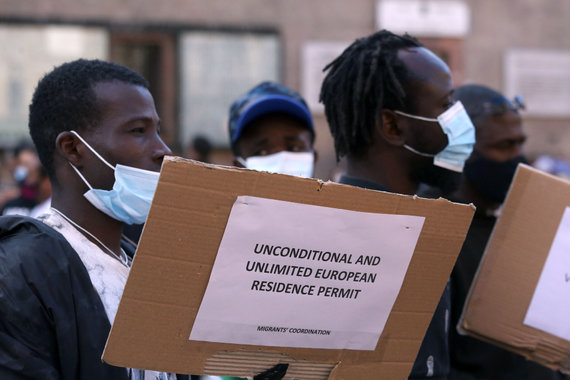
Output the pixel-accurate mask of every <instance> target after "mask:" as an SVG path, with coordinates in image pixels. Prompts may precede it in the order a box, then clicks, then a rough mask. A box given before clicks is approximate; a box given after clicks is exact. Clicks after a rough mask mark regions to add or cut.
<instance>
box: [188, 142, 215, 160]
mask: <svg viewBox="0 0 570 380" xmlns="http://www.w3.org/2000/svg"><path fill="white" fill-rule="evenodd" d="M210 153H212V143H210V140H208V138H207V137H206V136H202V135H198V136H195V137H194V138H193V139H192V141H190V143H189V144H188V146H187V147H186V151H185V152H184V157H186V158H190V159H192V160H196V161H200V162H205V163H210V162H211V160H210Z"/></svg>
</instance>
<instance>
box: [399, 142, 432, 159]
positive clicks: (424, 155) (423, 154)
mask: <svg viewBox="0 0 570 380" xmlns="http://www.w3.org/2000/svg"><path fill="white" fill-rule="evenodd" d="M404 148H405V149H407V150H409V151H410V152H412V153H415V154H417V155H420V156H423V157H435V154H430V153H424V152H420V151H419V150H416V149H414V148H412V147H411V146H409V145H408V144H404Z"/></svg>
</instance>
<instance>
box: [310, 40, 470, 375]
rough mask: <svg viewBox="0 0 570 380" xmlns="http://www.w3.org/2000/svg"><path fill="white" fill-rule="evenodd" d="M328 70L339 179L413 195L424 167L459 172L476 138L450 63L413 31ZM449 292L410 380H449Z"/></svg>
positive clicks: (361, 43)
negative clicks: (341, 161) (341, 170)
mask: <svg viewBox="0 0 570 380" xmlns="http://www.w3.org/2000/svg"><path fill="white" fill-rule="evenodd" d="M325 70H328V73H327V75H326V77H325V79H324V82H323V85H322V88H321V101H322V102H323V103H324V106H325V114H326V117H327V121H328V123H329V127H330V130H331V132H332V135H333V138H334V142H335V150H336V154H337V158H340V157H344V156H345V157H346V174H345V175H343V176H342V177H341V178H340V182H341V183H345V184H348V185H354V186H359V187H364V188H368V189H374V190H382V191H390V192H396V193H401V194H415V193H416V192H417V190H418V187H419V185H420V183H421V182H422V181H424V179H423V178H422V176H421V174H422V173H423V169H424V168H426V167H431V166H433V165H438V166H440V167H443V168H446V170H447V169H451V170H456V171H461V170H462V168H463V164H464V161H465V159H467V157H468V156H469V154H470V153H471V150H472V146H473V143H474V142H475V133H474V128H473V125H472V123H471V121H470V120H469V117H468V116H467V114H466V113H465V110H464V109H463V106H462V105H461V103H455V104H454V102H453V99H452V97H451V95H452V92H453V82H452V79H451V73H450V70H449V67H447V65H446V64H445V63H444V62H443V61H442V60H441V59H440V58H438V57H437V56H436V55H435V54H434V53H432V52H431V51H430V50H428V49H426V48H425V47H422V46H421V44H420V43H419V42H418V41H417V40H416V39H414V38H413V37H410V36H408V35H404V36H398V35H395V34H393V33H390V32H388V31H385V30H382V31H379V32H376V33H374V34H372V35H370V36H368V37H364V38H360V39H358V40H356V41H355V42H354V43H353V44H352V45H350V46H349V47H348V48H347V49H346V50H345V51H344V52H343V53H342V54H341V55H340V56H339V57H338V58H336V59H335V60H334V61H333V62H332V63H330V64H329V65H328V66H327V67H325ZM448 316H449V292H448V288H447V287H446V288H445V289H444V292H443V294H442V297H441V300H440V302H439V304H438V306H437V309H436V311H435V314H434V315H433V318H432V320H431V323H430V325H429V327H428V329H427V332H426V335H425V337H424V340H423V342H422V345H421V347H420V350H419V353H418V356H417V358H416V361H415V363H414V365H413V368H412V372H411V373H410V377H409V378H410V379H422V378H432V379H446V378H447V375H448V373H449V350H448V346H447V331H448Z"/></svg>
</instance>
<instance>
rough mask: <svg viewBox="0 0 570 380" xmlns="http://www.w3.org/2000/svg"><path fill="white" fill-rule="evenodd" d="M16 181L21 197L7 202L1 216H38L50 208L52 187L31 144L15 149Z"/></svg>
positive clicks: (21, 145)
mask: <svg viewBox="0 0 570 380" xmlns="http://www.w3.org/2000/svg"><path fill="white" fill-rule="evenodd" d="M14 165H15V167H14V171H13V173H14V174H13V175H14V181H15V182H16V184H17V185H18V187H19V193H20V194H19V196H18V197H17V198H14V199H12V200H9V201H7V202H6V203H5V204H4V206H3V207H2V209H1V210H0V215H29V216H34V217H35V216H37V215H39V214H40V213H42V212H43V211H44V210H45V209H47V208H49V206H47V207H46V205H49V198H50V195H51V187H50V184H49V179H48V178H47V174H46V173H45V170H44V168H43V167H42V165H41V163H40V160H39V158H38V154H37V152H36V149H35V148H34V147H33V145H31V142H29V143H28V142H24V143H21V144H19V145H18V146H17V147H16V148H15V149H14Z"/></svg>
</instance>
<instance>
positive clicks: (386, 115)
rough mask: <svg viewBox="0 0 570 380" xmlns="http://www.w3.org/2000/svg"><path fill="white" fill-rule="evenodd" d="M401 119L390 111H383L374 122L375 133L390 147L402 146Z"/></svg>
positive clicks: (403, 138) (403, 141) (403, 142)
mask: <svg viewBox="0 0 570 380" xmlns="http://www.w3.org/2000/svg"><path fill="white" fill-rule="evenodd" d="M401 120H402V119H401V118H400V117H398V114H396V113H395V112H394V111H392V110H388V109H383V110H382V111H380V117H379V118H378V119H377V120H376V130H377V133H378V134H379V135H380V136H381V137H382V138H383V139H384V140H385V141H386V142H387V143H388V144H390V145H396V146H402V145H404V144H405V143H406V142H405V137H404V133H403V129H402V126H401Z"/></svg>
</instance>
